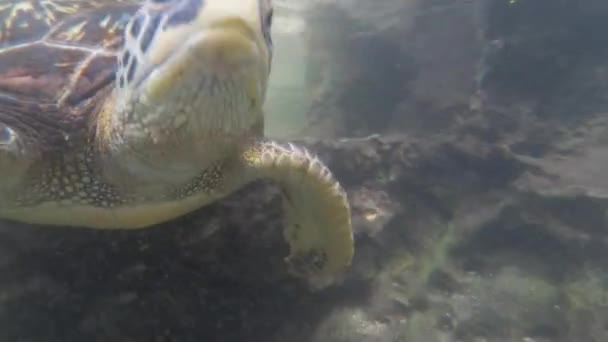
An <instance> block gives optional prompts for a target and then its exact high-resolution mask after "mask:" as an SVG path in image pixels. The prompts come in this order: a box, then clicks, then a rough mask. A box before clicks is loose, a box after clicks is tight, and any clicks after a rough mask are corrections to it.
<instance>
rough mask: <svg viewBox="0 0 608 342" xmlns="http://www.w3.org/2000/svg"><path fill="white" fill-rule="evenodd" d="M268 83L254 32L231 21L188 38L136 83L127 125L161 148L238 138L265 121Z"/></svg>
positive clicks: (237, 21)
mask: <svg viewBox="0 0 608 342" xmlns="http://www.w3.org/2000/svg"><path fill="white" fill-rule="evenodd" d="M267 82H268V66H267V63H266V57H265V55H264V52H263V51H262V49H260V48H259V45H258V44H257V43H256V41H255V39H254V37H253V33H251V32H250V29H249V28H248V26H247V25H246V24H245V23H244V22H243V21H241V20H239V19H229V20H227V21H225V22H222V23H218V24H216V25H215V26H214V27H210V28H209V29H206V30H204V31H201V32H199V33H196V34H194V35H193V36H191V37H189V38H188V40H187V41H186V42H185V43H183V44H182V45H181V46H180V47H179V48H178V49H177V50H176V51H174V52H173V53H172V54H171V55H169V56H167V58H166V59H165V60H164V61H163V62H162V63H160V64H158V65H156V66H154V67H153V68H152V69H151V70H150V71H149V72H148V74H147V75H146V76H145V77H143V79H142V80H141V81H140V82H139V83H138V84H137V85H135V89H134V95H133V96H132V97H131V100H132V101H133V102H132V104H131V106H128V108H130V109H131V112H130V113H127V115H126V117H127V118H128V119H127V123H128V124H132V123H136V124H137V125H136V126H134V127H137V130H138V131H139V130H141V129H143V130H144V131H145V132H148V133H149V134H150V137H151V138H152V140H153V141H154V142H156V143H161V144H162V143H163V142H166V141H167V140H173V139H178V140H180V142H182V143H186V144H197V143H204V142H208V140H209V139H210V138H212V137H215V138H226V139H234V137H240V136H243V134H245V133H246V132H248V131H250V129H251V127H252V126H254V125H255V124H256V123H258V122H259V121H260V119H261V115H262V114H261V105H262V103H263V102H264V97H265V91H266V85H267ZM126 133H127V135H128V132H126ZM138 134H139V132H138Z"/></svg>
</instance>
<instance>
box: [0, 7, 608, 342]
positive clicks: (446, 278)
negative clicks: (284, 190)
mask: <svg viewBox="0 0 608 342" xmlns="http://www.w3.org/2000/svg"><path fill="white" fill-rule="evenodd" d="M276 3H277V15H276V20H275V27H274V37H275V49H276V50H275V60H274V64H273V73H272V77H271V82H270V86H269V93H268V99H267V103H266V110H267V122H266V134H267V135H268V136H271V137H275V138H278V139H289V140H294V141H297V142H299V143H302V144H305V145H306V146H308V147H309V148H310V150H312V151H314V152H315V153H318V154H319V156H320V157H321V158H322V160H324V161H326V162H327V163H328V165H329V167H330V169H332V171H333V172H334V173H335V175H336V177H337V178H338V179H339V180H340V181H341V182H342V184H343V186H344V187H345V188H346V190H347V192H348V195H349V199H350V202H351V206H352V209H353V224H354V229H355V238H356V250H355V259H354V262H353V265H352V267H351V268H350V269H349V271H348V274H346V275H345V279H344V281H343V282H342V283H340V284H337V285H335V286H333V287H331V288H329V289H326V290H324V291H320V292H311V291H310V290H309V289H308V288H306V287H305V286H304V285H303V284H302V283H301V282H299V281H298V280H297V279H294V278H292V277H290V276H289V275H288V274H287V273H286V271H285V267H284V263H283V262H282V259H283V257H284V256H285V255H286V253H287V247H286V245H285V243H284V241H283V239H282V236H281V227H282V221H281V210H280V205H279V204H280V202H279V199H278V197H277V196H278V192H277V190H276V189H275V188H273V187H268V186H266V185H265V184H254V185H252V186H250V187H248V188H246V189H244V190H243V191H241V192H239V193H237V194H235V195H234V196H231V197H229V198H227V199H225V200H223V201H221V202H220V203H218V204H215V205H212V206H209V207H206V208H203V209H201V210H199V211H197V212H195V213H193V214H190V215H188V216H186V217H184V218H180V219H178V220H175V221H174V222H171V223H169V224H165V225H161V226H159V227H152V228H150V229H146V230H142V231H135V232H133V231H128V232H127V231H90V230H79V229H63V228H58V229H53V230H49V229H47V228H44V227H32V226H28V225H23V224H15V223H9V222H3V223H1V224H0V341H98V340H99V341H108V340H117V341H247V342H250V341H255V342H257V341H263V342H266V341H281V342H282V341H301V342H359V341H360V342H364V341H365V342H367V341H372V342H397V341H398V342H410V341H416V342H439V341H442V342H451V341H454V342H456V341H458V342H481V341H487V342H507V341H520V342H549V341H551V342H553V341H556V342H570V341H572V342H583V341H584V342H595V341H597V342H604V341H608V276H606V274H607V272H606V270H607V268H608V181H607V180H606V174H607V171H606V170H608V139H607V137H608V114H607V112H608V40H607V39H606V38H605V37H606V35H605V34H604V32H606V31H607V29H608V27H607V25H608V24H606V22H608V20H607V19H608V5H607V3H606V2H605V0H584V1H578V2H564V1H554V0H517V1H514V0H467V1H456V0H432V1H431V0H425V1H422V0H376V1H370V0H335V1H332V0H323V1H321V0H316V1H309V2H307V3H306V4H302V2H301V1H296V0H282V1H278V0H277V1H276Z"/></svg>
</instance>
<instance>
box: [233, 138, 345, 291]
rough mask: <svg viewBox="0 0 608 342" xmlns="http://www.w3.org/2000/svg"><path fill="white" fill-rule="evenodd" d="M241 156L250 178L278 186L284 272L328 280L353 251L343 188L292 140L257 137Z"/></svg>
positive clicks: (319, 284)
mask: <svg viewBox="0 0 608 342" xmlns="http://www.w3.org/2000/svg"><path fill="white" fill-rule="evenodd" d="M243 159H244V161H245V163H246V167H247V168H248V169H249V170H248V171H249V172H251V173H252V174H253V175H254V176H255V177H256V178H267V179H271V180H273V181H276V182H278V183H279V185H280V187H281V189H282V193H283V208H284V214H285V218H286V228H285V230H284V237H285V239H286V240H287V242H288V243H289V246H290V255H289V256H288V257H287V258H286V261H287V263H288V264H289V268H290V272H291V273H292V274H295V275H296V276H299V277H303V278H306V279H307V280H308V281H309V283H310V284H311V285H312V286H314V287H318V288H319V287H325V286H327V285H329V284H331V283H332V281H333V280H334V279H335V277H336V276H338V275H339V274H340V273H342V272H343V271H344V270H345V269H346V268H347V267H348V266H349V265H350V263H351V260H352V257H353V253H354V243H353V234H352V227H351V218H350V207H349V204H348V200H347V196H346V192H345V191H344V189H343V188H342V187H341V186H340V184H339V183H338V182H337V180H336V179H335V178H334V177H333V176H332V174H331V172H330V171H329V169H328V168H327V167H326V166H325V165H324V164H323V163H322V162H321V161H320V160H319V159H318V158H317V157H315V156H313V155H311V154H310V153H309V152H308V151H307V150H306V149H304V148H301V147H297V146H294V145H292V144H284V145H283V144H279V143H276V142H272V141H259V142H257V143H254V144H252V145H251V146H250V148H249V149H247V150H246V151H244V153H243Z"/></svg>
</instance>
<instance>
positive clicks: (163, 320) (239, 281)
mask: <svg viewBox="0 0 608 342" xmlns="http://www.w3.org/2000/svg"><path fill="white" fill-rule="evenodd" d="M252 187H253V188H255V187H257V188H258V189H257V191H256V189H251V188H252ZM243 194H244V195H245V196H244V197H245V199H241V198H236V199H235V197H242V196H243ZM276 195H278V194H277V193H276V189H275V188H273V187H272V186H265V185H264V184H254V185H252V186H250V187H248V188H247V189H244V190H243V191H241V192H239V194H236V195H235V196H230V198H227V199H226V201H223V202H221V203H219V204H218V205H214V206H210V207H206V208H203V209H202V210H200V211H198V212H195V213H193V214H191V215H188V216H186V217H183V218H180V219H177V220H174V221H171V222H169V223H165V224H161V225H159V226H156V227H151V228H148V229H144V230H131V231H96V230H89V229H75V228H48V227H35V226H29V225H22V224H16V223H12V222H2V223H1V225H0V231H1V233H0V234H1V239H0V241H2V245H3V246H2V249H1V250H2V254H3V256H2V259H3V262H2V263H1V265H0V267H1V269H2V271H1V272H0V277H1V278H2V280H1V281H0V284H2V285H1V288H0V301H1V302H2V304H1V305H0V307H1V309H0V322H2V324H1V326H0V339H1V340H6V341H16V340H20V341H41V340H53V341H84V340H86V341H96V340H106V341H107V340H120V341H129V340H138V341H142V340H146V341H161V340H162V341H169V340H171V341H174V340H175V341H195V340H196V341H200V340H210V341H213V340H218V339H219V338H220V336H221V340H222V341H245V340H256V341H258V340H259V341H262V340H268V339H274V338H276V337H277V334H281V333H282V331H284V330H286V329H287V330H289V329H290V328H289V327H287V324H289V322H294V321H297V322H298V326H307V325H309V326H311V327H312V326H314V325H315V322H316V321H318V320H320V319H322V317H323V316H324V315H325V314H326V313H327V312H328V311H329V309H330V308H331V307H333V306H335V305H337V304H338V303H342V304H343V305H348V304H349V303H351V302H353V301H357V302H361V301H365V298H366V293H367V291H368V290H367V288H366V286H365V285H363V284H361V283H357V282H349V283H347V284H345V285H344V286H341V287H336V288H334V289H329V290H326V291H321V292H313V291H310V290H309V289H308V288H307V287H306V286H305V284H304V283H303V282H301V281H299V280H298V279H294V278H292V277H291V276H289V275H288V274H287V272H286V267H285V264H284V263H283V258H284V257H285V256H286V255H287V254H288V246H287V244H286V243H285V242H284V240H283V238H282V228H283V223H282V217H281V210H280V208H281V206H280V204H281V203H280V202H279V201H280V197H278V196H276ZM329 297H331V301H329V300H327V299H328V298H329ZM303 321H305V322H303ZM298 329H300V328H298ZM310 333H312V329H308V330H304V331H298V332H297V334H298V338H301V339H302V340H303V341H305V340H306V336H307V335H308V334H310Z"/></svg>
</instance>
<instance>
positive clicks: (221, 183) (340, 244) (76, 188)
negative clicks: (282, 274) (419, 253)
mask: <svg viewBox="0 0 608 342" xmlns="http://www.w3.org/2000/svg"><path fill="white" fill-rule="evenodd" d="M272 16H273V5H272V3H271V0H96V1H91V0H1V1H0V19H1V21H0V22H1V23H2V26H0V217H2V218H4V219H8V220H14V221H21V222H26V223H30V224H40V225H46V226H76V227H88V228H96V229H129V228H132V229H133V228H143V227H148V226H151V225H155V224H158V223H161V222H164V221H168V220H170V219H172V218H176V217H178V216H181V215H184V214H186V213H188V212H191V211H193V210H195V209H197V208H200V207H202V206H204V205H207V204H209V203H211V202H213V201H215V200H217V199H219V198H221V197H224V196H226V195H228V194H230V193H233V192H235V190H237V189H239V188H241V187H243V186H244V185H245V184H247V183H250V182H252V181H254V180H257V179H264V178H265V179H270V180H272V181H276V183H278V184H279V186H280V189H281V190H282V191H281V192H282V194H283V198H284V200H283V203H284V204H283V208H284V213H285V218H286V223H285V225H286V226H285V229H284V237H285V239H286V240H287V242H288V243H289V245H290V255H289V256H288V257H287V258H286V260H287V262H288V265H289V266H290V267H289V269H290V270H291V271H292V272H293V273H294V274H295V275H297V276H301V277H304V278H305V279H307V280H309V281H310V283H311V284H313V285H316V286H323V285H327V284H330V283H331V281H332V279H334V278H335V276H336V275H337V274H340V273H341V272H342V271H343V270H344V269H345V268H347V267H348V266H349V264H350V262H351V258H352V256H353V252H354V247H353V237H352V229H351V219H350V209H349V204H348V201H347V196H346V193H345V191H344V190H343V188H342V187H341V186H340V185H339V184H338V182H337V181H336V180H335V178H334V177H333V176H332V174H331V173H330V171H329V170H328V168H327V167H326V166H325V165H324V164H323V163H322V162H321V161H320V160H319V159H318V158H317V157H315V156H313V155H312V154H310V153H309V152H307V150H305V149H304V148H302V147H298V146H295V145H293V144H290V143H281V142H277V141H272V140H269V139H267V138H264V136H263V110H262V107H263V103H264V98H265V94H266V89H267V83H268V77H269V73H270V69H271V67H270V66H271V60H272V38H271V34H270V30H271V25H272Z"/></svg>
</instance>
